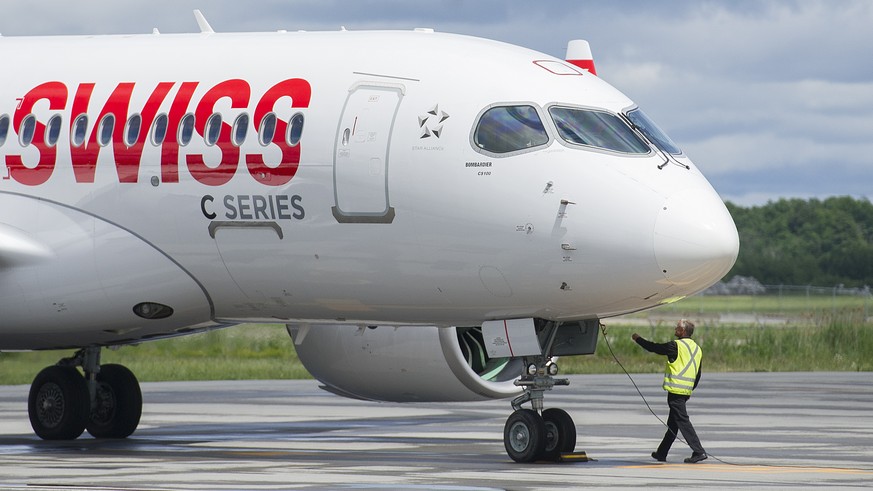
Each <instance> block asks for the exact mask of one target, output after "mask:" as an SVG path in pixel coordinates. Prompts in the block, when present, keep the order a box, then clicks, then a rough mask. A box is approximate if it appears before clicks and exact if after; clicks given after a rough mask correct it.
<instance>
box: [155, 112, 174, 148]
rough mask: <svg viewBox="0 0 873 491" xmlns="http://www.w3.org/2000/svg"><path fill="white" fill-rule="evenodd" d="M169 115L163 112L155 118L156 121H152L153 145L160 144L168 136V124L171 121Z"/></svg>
mask: <svg viewBox="0 0 873 491" xmlns="http://www.w3.org/2000/svg"><path fill="white" fill-rule="evenodd" d="M169 119H170V118H169V117H168V116H167V115H166V114H164V113H161V114H159V115H158V117H156V118H155V122H154V123H152V137H151V140H152V145H154V146H156V147H157V146H160V145H161V144H162V143H164V139H166V138H167V126H168V123H169Z"/></svg>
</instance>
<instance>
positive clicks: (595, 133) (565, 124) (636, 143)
mask: <svg viewBox="0 0 873 491" xmlns="http://www.w3.org/2000/svg"><path fill="white" fill-rule="evenodd" d="M549 114H551V116H552V120H553V121H554V122H555V126H556V127H557V128H558V133H559V134H560V135H561V138H563V139H564V141H566V142H568V143H573V144H577V145H587V146H590V147H595V148H602V149H605V150H612V151H614V152H622V153H631V154H646V153H649V152H650V151H651V149H650V148H649V146H648V145H647V144H646V142H644V141H643V140H642V139H640V138H639V137H638V136H637V135H636V134H635V133H634V132H633V130H632V129H630V127H629V126H628V125H627V124H625V123H624V122H623V121H622V120H621V119H620V118H619V117H618V116H616V115H614V114H611V113H608V112H604V111H594V110H591V109H580V108H573V107H562V106H552V107H551V108H549Z"/></svg>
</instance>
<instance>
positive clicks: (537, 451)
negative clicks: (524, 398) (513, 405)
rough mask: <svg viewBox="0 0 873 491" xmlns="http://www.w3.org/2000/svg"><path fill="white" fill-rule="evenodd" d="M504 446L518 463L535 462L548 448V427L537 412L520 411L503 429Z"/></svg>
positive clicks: (511, 416)
mask: <svg viewBox="0 0 873 491" xmlns="http://www.w3.org/2000/svg"><path fill="white" fill-rule="evenodd" d="M503 446H504V447H505V448H506V453H507V454H509V457H510V458H512V460H514V461H516V462H522V463H524V462H533V461H535V460H537V459H538V458H540V456H541V455H542V453H543V450H544V449H545V448H546V425H545V423H544V422H543V418H542V417H541V416H540V415H539V414H537V412H536V411H532V410H530V409H519V410H518V411H515V412H513V413H512V414H510V415H509V418H508V419H507V420H506V425H505V426H504V427H503Z"/></svg>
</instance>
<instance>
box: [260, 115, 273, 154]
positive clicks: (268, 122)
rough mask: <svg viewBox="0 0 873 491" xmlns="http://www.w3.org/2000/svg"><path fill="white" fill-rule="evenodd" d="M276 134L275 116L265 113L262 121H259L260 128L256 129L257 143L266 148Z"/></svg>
mask: <svg viewBox="0 0 873 491" xmlns="http://www.w3.org/2000/svg"><path fill="white" fill-rule="evenodd" d="M275 134H276V114H275V113H267V115H266V116H264V119H262V120H261V127H260V128H259V129H258V141H259V142H260V143H261V145H263V146H265V147H266V146H267V145H269V144H270V142H272V141H273V135H275Z"/></svg>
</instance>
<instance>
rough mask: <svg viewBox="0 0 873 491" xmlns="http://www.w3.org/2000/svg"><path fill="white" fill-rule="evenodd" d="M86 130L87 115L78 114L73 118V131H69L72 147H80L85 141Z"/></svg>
mask: <svg viewBox="0 0 873 491" xmlns="http://www.w3.org/2000/svg"><path fill="white" fill-rule="evenodd" d="M87 132H88V116H87V115H86V114H80V115H78V116H76V119H74V120H73V131H72V132H71V133H70V142H71V143H72V144H73V146H74V147H81V146H82V144H83V143H85V138H86V137H87V134H88V133H87Z"/></svg>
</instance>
